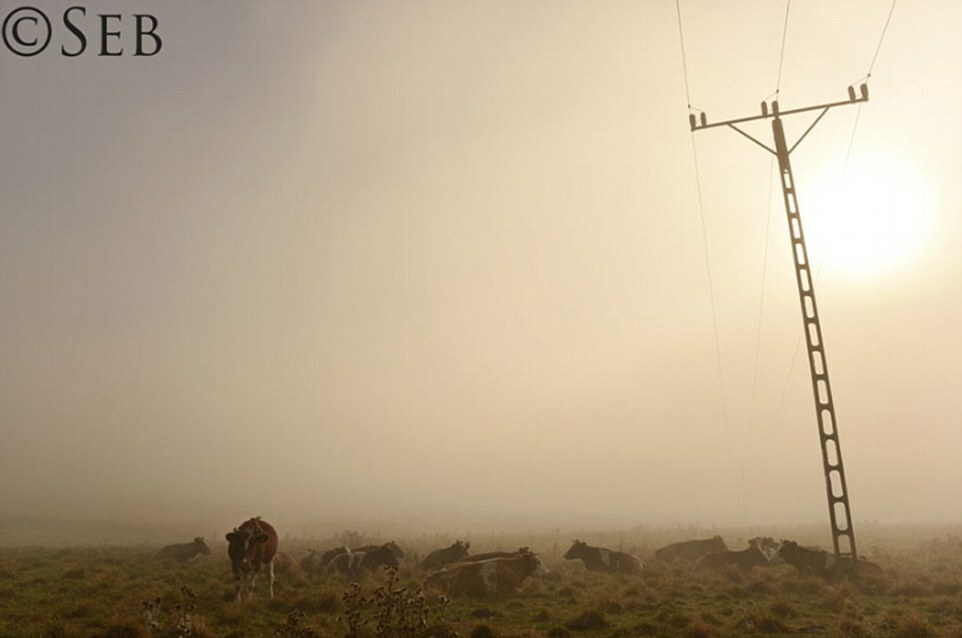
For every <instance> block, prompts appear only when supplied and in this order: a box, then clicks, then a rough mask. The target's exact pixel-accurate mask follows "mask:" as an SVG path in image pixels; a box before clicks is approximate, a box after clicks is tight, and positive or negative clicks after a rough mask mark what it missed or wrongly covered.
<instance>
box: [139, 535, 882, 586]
mask: <svg viewBox="0 0 962 638" xmlns="http://www.w3.org/2000/svg"><path fill="white" fill-rule="evenodd" d="M226 539H227V542H228V547H227V554H228V556H229V557H230V561H231V571H232V573H233V575H234V580H235V582H236V584H237V595H236V599H237V601H241V600H242V599H243V597H244V595H245V594H246V596H247V598H248V600H250V599H251V598H252V597H253V592H254V581H255V580H256V579H257V576H258V575H259V574H260V573H261V572H262V571H264V572H266V574H267V577H268V588H269V590H270V595H271V598H273V597H274V575H275V573H282V572H284V571H288V570H291V569H295V565H299V567H300V569H301V571H303V572H304V573H305V574H307V575H308V576H317V575H322V574H340V575H343V576H347V577H349V578H357V577H360V576H361V575H363V574H365V573H372V572H376V571H378V570H381V569H382V568H384V567H394V568H397V567H399V566H400V561H401V559H403V558H404V557H405V553H404V551H403V550H402V549H401V548H400V547H399V546H398V545H397V543H395V542H393V541H391V542H389V543H384V544H382V545H367V546H363V547H356V548H349V547H347V546H341V547H335V548H333V549H329V550H327V551H323V552H322V551H316V550H310V551H309V552H308V553H307V555H305V556H304V557H303V558H302V559H301V560H300V561H299V563H298V562H296V561H295V560H294V558H292V557H291V556H290V555H288V554H285V553H283V552H278V551H277V545H278V539H277V531H276V530H275V529H274V528H273V527H272V526H271V525H270V524H268V523H267V522H266V521H263V520H261V518H260V517H259V516H258V517H254V518H251V519H249V520H247V521H244V522H243V523H241V525H240V526H238V527H235V528H234V530H233V531H231V532H229V533H228V534H227V535H226ZM470 547H471V544H470V542H468V541H462V540H457V541H456V542H455V543H453V544H452V545H451V546H450V547H445V548H443V549H437V550H434V551H432V552H430V553H429V554H428V555H427V556H426V557H425V558H424V559H423V560H421V561H420V563H419V567H420V568H421V569H422V570H423V572H424V573H425V576H424V584H425V585H426V586H431V587H435V588H438V589H441V590H443V591H445V592H447V593H448V594H450V595H454V596H484V595H489V594H511V593H517V592H518V591H520V588H521V585H522V584H523V583H524V581H525V580H526V579H527V578H529V577H531V576H536V575H544V574H547V573H549V572H548V568H547V567H545V565H544V563H542V561H541V559H540V558H539V556H538V554H537V553H535V552H533V551H531V549H529V548H528V547H521V548H519V549H518V551H515V552H490V553H483V554H471V553H470V552H469V550H470ZM210 553H211V549H210V546H209V545H208V544H207V541H206V540H205V539H204V538H202V537H197V538H195V539H194V542H192V543H187V544H183V545H170V546H167V547H164V548H163V549H161V550H160V551H159V552H158V553H157V558H160V559H165V560H173V561H177V562H186V561H188V560H191V559H193V558H194V557H196V556H198V555H201V554H210ZM564 558H565V559H566V560H580V561H581V562H582V563H583V564H584V567H585V569H587V570H588V571H592V572H603V573H609V574H637V573H640V572H642V571H643V570H644V564H643V563H642V561H641V560H639V559H638V557H637V556H634V555H632V554H629V553H626V552H621V551H615V550H611V549H606V548H603V547H593V546H591V545H588V544H587V543H585V542H583V541H580V540H575V541H573V543H572V545H571V548H570V549H568V551H567V552H565V554H564ZM655 560H656V561H657V562H659V563H662V564H679V565H682V564H687V565H691V567H692V569H693V570H694V571H696V572H710V571H715V572H728V571H743V572H748V571H751V570H752V569H754V568H759V567H769V566H772V565H778V564H785V565H790V566H792V567H794V568H795V569H797V570H798V571H799V572H801V573H803V574H812V575H816V576H821V577H823V578H832V577H835V576H838V575H840V574H844V573H851V572H855V571H857V572H858V573H859V574H868V575H877V574H881V572H882V569H881V567H879V566H878V565H876V564H875V563H871V562H869V561H866V560H859V561H858V562H857V563H855V564H853V563H851V561H847V562H846V561H845V560H844V559H841V560H839V559H837V558H836V557H835V555H834V554H829V553H828V552H826V551H824V550H821V549H816V548H810V547H802V546H800V545H798V543H796V542H794V541H790V540H784V541H781V542H778V541H775V540H774V539H772V538H767V537H757V538H753V539H751V540H750V541H749V543H748V547H747V548H745V549H742V550H734V551H733V550H730V549H728V546H727V545H726V544H725V541H724V540H723V539H722V537H721V536H715V537H713V538H707V539H701V540H689V541H683V542H678V543H672V544H670V545H667V546H665V547H662V548H660V549H658V550H656V551H655Z"/></svg>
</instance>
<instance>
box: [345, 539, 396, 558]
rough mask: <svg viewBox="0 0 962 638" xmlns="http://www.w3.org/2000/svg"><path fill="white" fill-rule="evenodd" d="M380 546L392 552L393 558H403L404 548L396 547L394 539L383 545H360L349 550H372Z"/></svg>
mask: <svg viewBox="0 0 962 638" xmlns="http://www.w3.org/2000/svg"><path fill="white" fill-rule="evenodd" d="M382 547H386V548H387V549H388V550H390V552H391V553H392V554H394V558H396V559H398V560H401V559H402V558H404V550H403V549H401V548H400V547H398V544H397V543H395V542H394V541H388V542H386V543H384V544H383V545H364V546H362V547H356V548H354V549H352V550H351V551H352V552H372V551H375V550H378V549H381V548H382Z"/></svg>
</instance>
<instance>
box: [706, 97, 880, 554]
mask: <svg viewBox="0 0 962 638" xmlns="http://www.w3.org/2000/svg"><path fill="white" fill-rule="evenodd" d="M859 92H860V95H858V96H856V93H855V87H853V86H850V87H848V100H844V101H840V102H832V103H829V104H820V105H817V106H807V107H803V108H798V109H792V110H789V111H780V109H779V104H778V101H777V100H776V101H774V102H772V103H771V111H769V105H768V103H767V102H762V104H761V107H762V112H761V115H753V116H748V117H743V118H738V119H734V120H727V121H724V122H712V123H708V118H707V115H706V114H705V113H704V112H702V113H701V114H700V116H699V117H697V118H696V116H695V115H694V113H690V114H689V116H688V121H689V124H690V125H691V130H692V132H693V133H694V132H695V131H700V130H702V129H705V128H714V127H717V126H727V127H728V128H731V129H733V130H734V131H736V132H737V133H739V134H741V135H743V136H744V137H747V138H748V139H749V140H751V141H752V142H754V143H755V144H757V145H758V146H761V147H762V148H764V149H765V150H766V151H768V152H770V153H772V154H773V155H775V157H776V158H777V159H778V174H779V182H780V183H781V186H782V196H783V198H784V200H785V214H786V217H787V219H788V232H789V238H790V240H791V243H792V259H793V261H794V264H795V282H796V284H797V285H798V299H799V302H800V304H801V308H802V325H803V328H804V332H805V343H806V345H807V347H808V366H809V371H810V372H811V378H812V392H813V394H814V397H815V415H816V418H817V421H818V436H819V442H820V444H821V448H822V470H823V471H824V474H825V492H826V495H827V497H828V512H829V520H830V521H831V525H832V543H833V545H834V547H835V556H836V558H838V559H843V560H846V562H845V563H840V564H847V565H849V566H851V567H855V566H856V565H857V564H858V563H857V559H858V553H857V551H856V548H855V531H854V529H853V527H852V510H851V506H850V504H849V498H848V487H847V485H846V482H845V467H844V465H843V464H842V448H841V444H840V443H839V438H838V422H837V420H836V418H835V402H834V400H833V398H832V385H831V383H830V382H829V378H828V366H827V364H826V358H825V344H824V343H823V341H822V324H821V322H820V321H819V318H818V305H817V304H816V303H815V281H814V279H813V277H812V269H811V264H810V262H809V260H808V249H807V248H806V246H805V233H804V231H803V229H802V218H801V215H800V213H799V208H798V198H797V197H796V195H795V176H794V175H793V174H792V163H791V160H790V159H789V156H790V155H791V153H792V151H794V150H795V149H796V148H797V147H798V145H799V144H800V143H801V142H802V140H803V139H805V137H806V136H807V135H808V134H809V133H810V132H811V130H812V129H813V128H815V125H816V124H818V122H819V121H820V120H821V119H822V117H824V116H825V114H826V113H827V112H828V111H829V109H831V108H833V107H836V106H843V105H849V104H855V103H858V102H867V101H868V86H867V85H865V84H862V85H861V86H860V87H859ZM809 111H821V113H819V115H818V117H816V118H815V121H814V122H812V123H811V125H809V127H808V128H807V129H806V130H805V132H804V133H802V135H801V136H800V137H799V138H798V140H797V141H796V142H795V143H794V144H793V145H792V146H789V145H788V143H787V142H786V141H785V129H784V127H783V126H782V118H783V117H784V116H786V115H793V114H796V113H805V112H809ZM763 119H771V120H772V134H773V137H774V141H775V148H774V149H772V148H770V147H769V146H767V145H766V144H764V143H763V142H760V141H759V140H757V139H755V138H754V137H753V136H751V135H749V134H748V133H746V132H745V131H743V130H742V129H740V128H739V127H738V126H736V124H741V123H743V122H750V121H754V120H763Z"/></svg>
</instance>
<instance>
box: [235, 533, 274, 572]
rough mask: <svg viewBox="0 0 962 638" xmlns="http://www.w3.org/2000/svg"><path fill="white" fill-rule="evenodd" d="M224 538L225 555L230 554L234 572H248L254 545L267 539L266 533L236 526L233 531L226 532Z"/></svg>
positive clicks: (260, 543) (250, 566)
mask: <svg viewBox="0 0 962 638" xmlns="http://www.w3.org/2000/svg"><path fill="white" fill-rule="evenodd" d="M226 538H227V543H228V545H227V555H228V556H230V562H231V567H232V568H233V570H234V573H237V572H245V573H246V572H249V571H250V570H251V568H252V565H251V560H252V558H253V556H254V551H255V548H256V546H257V545H262V544H264V543H266V542H267V541H268V536H267V534H265V533H263V532H255V531H254V530H252V529H241V530H238V529H237V528H236V527H235V528H234V531H233V532H228V534H227V535H226Z"/></svg>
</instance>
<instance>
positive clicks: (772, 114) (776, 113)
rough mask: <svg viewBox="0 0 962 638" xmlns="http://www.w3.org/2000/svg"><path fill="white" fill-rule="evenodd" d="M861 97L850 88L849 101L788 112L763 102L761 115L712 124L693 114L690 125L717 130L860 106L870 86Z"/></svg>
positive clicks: (776, 105)
mask: <svg viewBox="0 0 962 638" xmlns="http://www.w3.org/2000/svg"><path fill="white" fill-rule="evenodd" d="M859 88H860V92H861V95H859V96H858V97H856V96H855V88H854V87H851V86H850V87H848V96H849V99H847V100H842V101H840V102H829V103H828V104H818V105H815V106H803V107H801V108H797V109H789V110H787V111H781V110H779V107H778V101H777V100H776V101H775V102H772V110H771V111H769V110H768V104H767V103H766V102H762V112H761V114H760V115H750V116H748V117H739V118H736V119H734V120H725V121H724V122H712V123H711V124H709V123H708V121H707V116H706V115H705V113H704V112H703V113H702V114H701V121H697V120H696V119H695V115H694V114H691V115H690V116H689V124H690V125H691V130H692V131H700V130H702V129H706V128H715V127H717V126H730V125H731V124H743V123H744V122H754V121H755V120H767V119H772V118H776V117H785V116H786V115H795V114H796V113H807V112H809V111H818V110H819V109H826V110H827V109H831V108H835V107H836V106H848V105H850V104H858V103H859V102H868V85H866V84H862V85H861V86H860V87H859Z"/></svg>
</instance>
